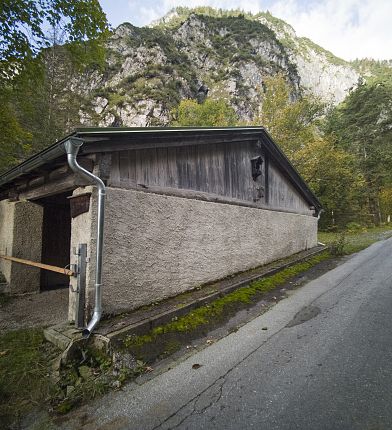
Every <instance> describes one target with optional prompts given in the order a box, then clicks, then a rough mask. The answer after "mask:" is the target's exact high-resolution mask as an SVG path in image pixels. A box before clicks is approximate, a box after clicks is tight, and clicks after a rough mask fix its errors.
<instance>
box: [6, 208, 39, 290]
mask: <svg viewBox="0 0 392 430" xmlns="http://www.w3.org/2000/svg"><path fill="white" fill-rule="evenodd" d="M42 217H43V209H42V207H41V206H39V205H37V204H35V203H32V202H25V201H18V202H9V201H1V202H0V253H1V254H5V255H9V256H13V257H18V258H24V259H27V260H32V261H41V248H42ZM0 270H1V271H2V272H3V274H4V276H5V278H6V280H7V282H8V284H9V290H10V292H11V293H27V292H34V291H39V288H40V270H39V269H37V268H35V267H30V266H25V265H22V264H19V263H13V262H10V261H4V260H1V259H0Z"/></svg>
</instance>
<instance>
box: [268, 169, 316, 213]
mask: <svg viewBox="0 0 392 430" xmlns="http://www.w3.org/2000/svg"><path fill="white" fill-rule="evenodd" d="M268 182H269V184H268V204H269V205H271V206H272V207H277V208H286V209H292V210H298V211H303V210H307V209H309V204H308V203H307V202H306V201H305V200H304V199H303V197H302V196H301V194H300V193H299V192H298V191H297V190H296V189H295V188H294V187H293V186H292V185H291V184H290V182H289V181H288V180H287V179H286V178H285V176H284V175H283V173H282V172H280V171H279V170H278V169H277V167H276V166H274V164H273V163H271V162H270V163H269V171H268Z"/></svg>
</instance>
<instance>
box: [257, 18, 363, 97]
mask: <svg viewBox="0 0 392 430" xmlns="http://www.w3.org/2000/svg"><path fill="white" fill-rule="evenodd" d="M257 20H258V21H259V22H261V23H263V24H264V25H266V26H267V27H268V28H270V29H271V30H272V31H274V33H275V34H276V36H277V38H278V39H279V40H280V42H281V43H282V44H283V45H284V46H285V47H286V52H287V53H288V56H289V58H290V61H292V62H293V63H294V64H295V65H296V66H297V70H298V74H299V76H300V80H301V87H302V88H303V89H304V91H305V92H306V93H310V94H314V95H316V96H318V97H320V98H321V99H322V100H323V101H326V102H329V103H333V104H337V103H340V102H341V101H343V99H344V98H345V97H346V95H347V94H348V91H349V90H350V89H352V88H353V87H355V86H356V85H357V83H358V79H359V78H360V75H359V74H358V73H357V72H356V71H355V69H354V68H353V67H352V66H351V65H350V64H349V63H348V62H346V61H344V60H342V59H340V58H338V57H335V56H334V55H333V54H332V53H331V52H329V51H327V50H325V49H323V48H321V47H320V46H318V45H316V44H315V43H313V42H312V41H311V40H309V39H307V38H305V37H297V35H296V33H295V31H294V29H293V28H292V27H291V26H290V25H289V24H287V23H286V22H284V21H282V20H280V19H277V18H275V17H273V16H272V15H271V14H269V13H268V12H267V13H262V14H259V16H258V17H257Z"/></svg>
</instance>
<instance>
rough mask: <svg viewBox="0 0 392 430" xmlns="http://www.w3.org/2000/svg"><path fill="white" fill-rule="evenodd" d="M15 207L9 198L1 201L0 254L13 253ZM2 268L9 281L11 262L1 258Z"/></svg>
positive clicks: (0, 268) (0, 265) (0, 266)
mask: <svg viewBox="0 0 392 430" xmlns="http://www.w3.org/2000/svg"><path fill="white" fill-rule="evenodd" d="M14 208H15V203H10V202H9V201H8V200H2V201H0V254H2V255H11V253H12V241H13V236H14V228H13V226H14ZM0 270H1V272H2V273H3V275H4V276H5V279H6V280H7V282H9V281H10V278H11V263H9V262H8V261H6V260H3V259H1V258H0Z"/></svg>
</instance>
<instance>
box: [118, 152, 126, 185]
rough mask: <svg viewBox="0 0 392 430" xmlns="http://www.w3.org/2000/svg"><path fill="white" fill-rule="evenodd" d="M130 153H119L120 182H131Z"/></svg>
mask: <svg viewBox="0 0 392 430" xmlns="http://www.w3.org/2000/svg"><path fill="white" fill-rule="evenodd" d="M128 155H129V152H128V151H121V152H119V153H118V159H119V160H118V161H119V170H120V180H121V181H127V180H129V157H128Z"/></svg>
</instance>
